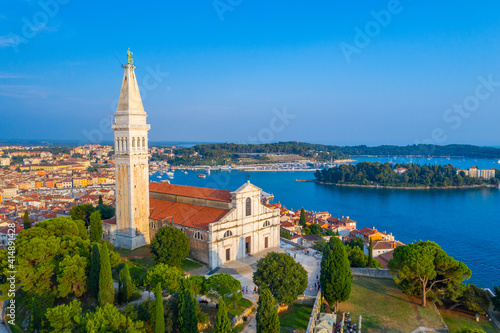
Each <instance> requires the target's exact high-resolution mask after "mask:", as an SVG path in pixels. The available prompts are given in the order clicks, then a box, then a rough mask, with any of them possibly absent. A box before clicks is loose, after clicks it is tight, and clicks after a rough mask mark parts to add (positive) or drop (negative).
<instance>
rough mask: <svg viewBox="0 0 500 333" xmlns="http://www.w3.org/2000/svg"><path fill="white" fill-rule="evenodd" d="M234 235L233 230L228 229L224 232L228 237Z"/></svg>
mask: <svg viewBox="0 0 500 333" xmlns="http://www.w3.org/2000/svg"><path fill="white" fill-rule="evenodd" d="M232 235H233V233H232V232H231V230H228V231H226V232H225V233H224V238H226V237H231V236H232Z"/></svg>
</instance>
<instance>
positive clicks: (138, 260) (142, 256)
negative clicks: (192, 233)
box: [115, 245, 203, 272]
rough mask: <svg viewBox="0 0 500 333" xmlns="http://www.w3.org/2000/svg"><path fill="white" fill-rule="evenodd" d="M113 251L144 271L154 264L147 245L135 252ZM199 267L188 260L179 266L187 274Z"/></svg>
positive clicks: (199, 265)
mask: <svg viewBox="0 0 500 333" xmlns="http://www.w3.org/2000/svg"><path fill="white" fill-rule="evenodd" d="M115 251H116V252H118V253H119V254H120V255H121V256H122V257H123V258H125V259H127V260H129V261H131V262H133V263H135V264H138V265H139V266H144V267H145V268H146V270H147V269H149V268H150V267H151V266H154V264H155V261H154V260H153V257H152V256H151V251H150V250H149V245H145V246H143V247H139V248H137V249H135V250H126V249H115ZM200 267H203V266H202V265H201V264H199V263H197V262H195V261H192V260H188V259H184V260H183V261H182V264H181V269H182V270H183V271H184V272H189V271H192V270H193V269H197V268H200Z"/></svg>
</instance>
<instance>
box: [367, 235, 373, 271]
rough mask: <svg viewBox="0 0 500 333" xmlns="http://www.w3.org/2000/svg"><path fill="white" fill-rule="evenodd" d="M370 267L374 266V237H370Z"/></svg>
mask: <svg viewBox="0 0 500 333" xmlns="http://www.w3.org/2000/svg"><path fill="white" fill-rule="evenodd" d="M367 266H368V267H372V266H373V242H372V239H371V238H370V247H369V248H368V264H367Z"/></svg>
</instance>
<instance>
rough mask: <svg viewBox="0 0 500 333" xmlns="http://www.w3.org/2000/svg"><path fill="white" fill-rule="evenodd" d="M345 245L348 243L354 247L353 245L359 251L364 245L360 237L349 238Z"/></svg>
mask: <svg viewBox="0 0 500 333" xmlns="http://www.w3.org/2000/svg"><path fill="white" fill-rule="evenodd" d="M346 245H348V246H349V247H350V248H354V247H355V246H357V247H359V249H360V250H361V251H363V248H364V247H365V246H364V243H363V240H362V239H361V238H356V239H351V240H350V241H349V242H348V243H347V244H346Z"/></svg>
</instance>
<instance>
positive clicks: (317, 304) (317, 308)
mask: <svg viewBox="0 0 500 333" xmlns="http://www.w3.org/2000/svg"><path fill="white" fill-rule="evenodd" d="M320 310H321V291H319V292H318V295H316V301H315V302H314V306H313V309H312V312H311V317H310V318H309V324H308V325H307V330H306V333H312V332H314V326H316V319H317V318H318V314H319V312H320Z"/></svg>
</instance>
